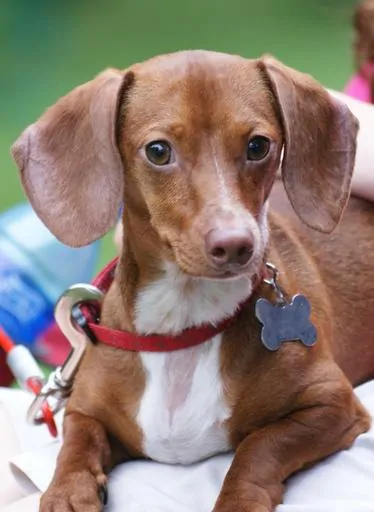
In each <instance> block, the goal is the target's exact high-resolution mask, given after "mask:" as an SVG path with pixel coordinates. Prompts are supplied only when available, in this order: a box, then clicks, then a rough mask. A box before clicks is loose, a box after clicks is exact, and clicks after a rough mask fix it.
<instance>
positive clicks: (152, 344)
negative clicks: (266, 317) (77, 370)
mask: <svg viewBox="0 0 374 512" xmlns="http://www.w3.org/2000/svg"><path fill="white" fill-rule="evenodd" d="M232 320H233V319H232V318H229V319H226V320H225V321H223V322H220V323H219V324H218V325H217V326H213V325H203V326H201V327H191V328H189V329H185V330H184V331H183V332H182V333H181V334H177V335H175V336H166V335H165V336H164V335H162V334H152V335H149V336H139V335H138V334H136V333H133V332H130V331H116V330H115V329H110V328H108V327H104V326H103V325H98V324H94V323H91V322H90V323H89V324H88V326H89V327H90V329H91V331H93V333H94V334H95V336H96V338H97V339H98V341H101V342H102V343H105V345H110V346H111V347H115V348H119V349H121V350H129V351H132V352H171V351H173V350H180V349H182V348H188V347H194V346H196V345H199V344H200V343H204V342H205V341H207V340H209V339H210V338H213V337H214V336H217V334H220V333H221V332H223V331H224V330H225V329H226V328H227V327H228V325H229V324H230V323H231V322H232Z"/></svg>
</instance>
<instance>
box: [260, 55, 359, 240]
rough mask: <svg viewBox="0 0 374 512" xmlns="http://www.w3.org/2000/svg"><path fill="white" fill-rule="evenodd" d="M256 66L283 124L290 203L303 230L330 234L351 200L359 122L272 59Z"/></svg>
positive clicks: (311, 83) (285, 177)
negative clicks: (301, 222)
mask: <svg viewBox="0 0 374 512" xmlns="http://www.w3.org/2000/svg"><path fill="white" fill-rule="evenodd" d="M258 63H259V67H260V69H261V71H262V73H263V74H264V75H265V79H266V80H267V81H268V83H269V87H270V88H271V90H272V93H273V95H274V98H275V100H276V103H277V107H278V109H279V114H280V119H281V122H282V124H283V130H284V144H285V147H284V158H283V164H282V176H283V182H284V186H285V189H286V192H287V195H288V198H289V200H290V202H291V204H292V207H293V208H294V210H295V212H296V213H297V214H298V216H299V217H300V218H301V220H302V221H303V222H304V223H305V224H307V225H308V226H310V227H312V228H314V229H317V230H318V231H322V232H324V233H331V232H332V231H333V230H334V228H335V227H336V226H337V224H338V223H339V221H340V218H341V216H342V213H343V211H344V208H345V205H346V203H347V201H348V197H349V192H350V185H351V178H352V172H353V167H354V161H355V154H356V135H357V131H358V121H357V119H356V118H355V117H354V116H353V114H352V113H351V111H350V110H349V109H348V107H347V106H346V105H345V104H343V103H341V102H339V101H337V100H336V99H334V98H332V97H331V96H330V95H329V94H328V93H327V92H326V91H325V90H324V89H323V87H322V86H321V85H320V84H319V83H318V82H316V81H315V80H314V79H313V78H312V77H310V76H309V75H305V74H304V73H300V72H298V71H295V70H293V69H291V68H288V67H286V66H284V65H283V64H281V63H280V62H278V61H277V60H276V59H274V58H271V57H264V58H262V59H260V60H259V61H258Z"/></svg>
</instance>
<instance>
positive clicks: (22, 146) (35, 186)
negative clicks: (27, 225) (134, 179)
mask: <svg viewBox="0 0 374 512" xmlns="http://www.w3.org/2000/svg"><path fill="white" fill-rule="evenodd" d="M133 78H134V77H133V73H132V72H127V73H125V74H124V73H121V72H119V71H117V70H112V69H110V70H107V71H104V72H103V73H101V74H100V75H98V76H97V77H96V78H95V79H94V80H92V81H90V82H88V83H86V84H84V85H82V86H80V87H77V88H76V89H74V90H73V91H72V92H71V93H69V94H68V95H67V96H65V97H63V98H61V99H60V100H59V101H58V102H57V103H56V104H55V105H53V106H52V107H51V108H49V109H48V110H47V111H46V112H45V113H44V114H43V115H42V117H41V118H40V119H39V120H38V121H37V122H36V123H34V124H32V125H31V126H29V127H28V128H27V129H26V130H25V131H24V132H23V133H22V134H21V136H20V137H19V139H18V140H17V141H16V142H15V144H14V145H13V147H12V154H13V158H14V160H15V161H16V163H17V165H18V167H19V169H20V172H21V179H22V184H23V187H24V189H25V192H26V195H27V197H28V198H29V200H30V202H31V204H32V206H33V207H34V209H35V211H36V213H37V214H38V215H39V217H40V218H41V220H42V221H43V222H44V223H45V225H46V226H47V227H48V228H49V229H50V231H51V232H52V233H53V234H54V235H55V236H56V237H57V238H58V239H59V240H61V241H62V242H64V243H65V244H68V245H71V246H74V247H78V246H81V245H86V244H88V243H90V242H92V241H93V240H96V239H98V238H100V237H101V236H103V235H104V234H105V233H106V232H107V231H108V230H109V229H110V228H111V227H113V225H114V224H115V222H116V219H117V216H118V211H119V207H120V204H121V201H122V198H123V181H124V170H123V167H122V162H121V157H120V154H119V151H118V148H117V142H116V130H117V111H118V108H119V103H120V99H121V97H122V94H123V91H124V90H125V89H126V88H128V87H129V86H130V85H131V83H132V81H133Z"/></svg>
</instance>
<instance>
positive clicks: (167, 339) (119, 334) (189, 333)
mask: <svg viewBox="0 0 374 512" xmlns="http://www.w3.org/2000/svg"><path fill="white" fill-rule="evenodd" d="M117 262H118V258H116V259H114V260H113V261H111V262H110V263H109V264H108V265H107V266H106V267H105V268H104V269H103V270H102V271H101V272H100V273H99V274H98V276H97V277H96V278H95V279H94V281H93V283H92V284H93V285H94V286H96V287H97V288H99V290H101V291H102V292H103V293H106V292H107V291H108V289H109V287H110V285H111V284H112V282H113V279H114V273H115V270H116V267H117ZM247 302H248V299H247V300H246V301H244V302H243V303H242V304H240V305H239V307H238V309H237V311H236V312H235V313H234V315H233V316H232V317H230V318H227V319H225V320H223V321H222V322H219V323H218V324H217V325H212V324H206V325H202V326H200V327H190V328H188V329H185V330H184V331H182V332H181V333H180V334H176V335H174V336H168V335H162V334H152V335H149V336H140V335H138V334H137V333H134V332H130V331H118V330H115V329H111V328H109V327H105V326H103V325H99V324H97V323H95V322H93V321H89V322H88V327H89V329H90V330H91V331H92V333H93V334H94V338H96V340H97V341H99V342H101V343H104V344H105V345H109V346H111V347H115V348H118V349H121V350H129V351H132V352H171V351H174V350H180V349H182V348H189V347H194V346H196V345H199V344H201V343H204V342H205V341H208V340H209V339H210V338H213V337H214V336H216V335H217V334H220V333H222V332H223V331H224V330H225V329H226V328H227V327H228V326H229V325H230V324H231V323H232V322H233V320H234V319H235V318H236V317H237V315H238V314H239V312H240V311H241V310H242V309H243V307H244V305H245V304H246V303H247ZM97 316H98V317H100V312H99V314H98V315H97ZM91 318H92V317H91Z"/></svg>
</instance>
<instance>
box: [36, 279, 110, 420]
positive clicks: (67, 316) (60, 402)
mask: <svg viewBox="0 0 374 512" xmlns="http://www.w3.org/2000/svg"><path fill="white" fill-rule="evenodd" d="M103 298H104V294H103V292H101V291H100V290H99V289H98V288H96V287H95V286H92V285H90V284H75V285H73V286H71V287H70V288H68V289H67V290H66V291H65V292H64V293H63V294H62V295H61V297H60V298H59V299H58V301H57V303H56V306H55V320H56V323H57V325H58V326H59V328H60V329H61V331H62V333H63V334H64V335H65V337H66V338H67V340H68V341H69V343H70V345H71V348H72V349H71V352H70V354H69V355H68V358H67V359H66V361H65V363H64V364H63V365H62V366H59V367H58V368H56V370H55V371H54V372H52V373H51V374H50V376H49V379H48V381H47V382H46V384H44V386H43V388H42V389H41V391H40V393H39V394H38V395H36V397H35V399H34V401H33V402H32V404H31V405H30V407H29V409H28V411H27V420H28V422H29V423H32V424H34V425H39V424H40V423H41V422H42V419H43V416H42V412H41V408H42V405H43V403H44V402H45V401H46V400H47V401H48V405H49V406H50V408H51V410H52V412H53V414H56V413H57V412H58V411H60V410H61V409H62V408H63V406H64V404H65V402H66V399H67V398H68V396H69V395H70V393H71V389H72V385H73V381H74V377H75V374H76V372H77V370H78V367H79V364H80V362H81V360H82V357H83V354H84V352H85V350H86V347H87V343H88V342H89V338H88V336H87V334H86V333H84V332H83V330H82V329H81V328H80V327H79V325H78V324H77V322H76V321H75V320H74V317H73V310H74V309H75V308H76V307H77V306H79V305H81V304H88V305H89V304H92V305H97V304H100V303H101V302H102V300H103Z"/></svg>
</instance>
